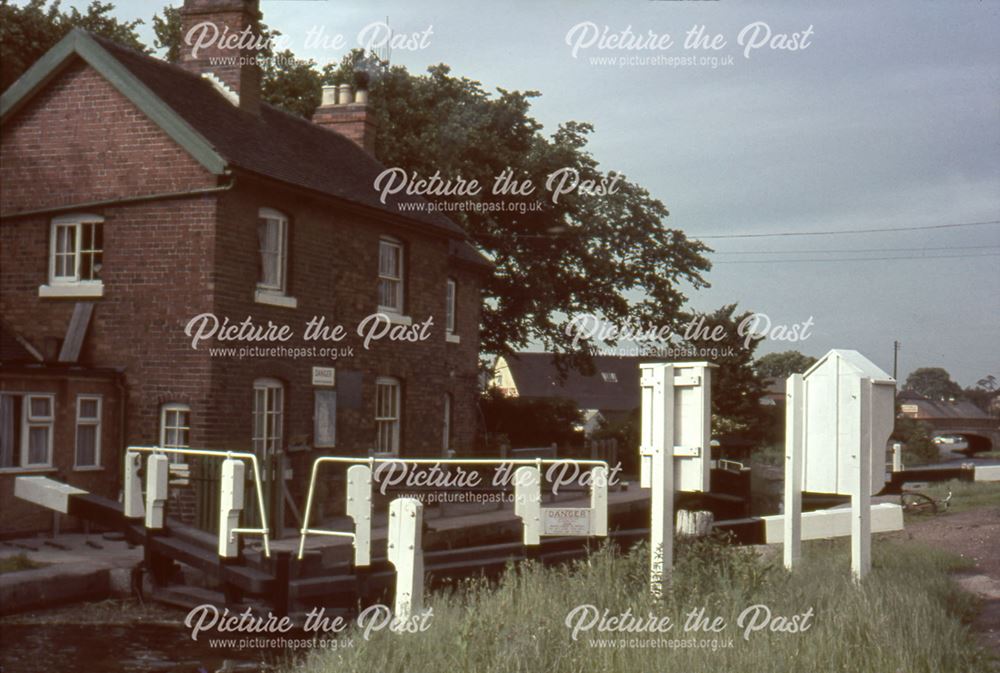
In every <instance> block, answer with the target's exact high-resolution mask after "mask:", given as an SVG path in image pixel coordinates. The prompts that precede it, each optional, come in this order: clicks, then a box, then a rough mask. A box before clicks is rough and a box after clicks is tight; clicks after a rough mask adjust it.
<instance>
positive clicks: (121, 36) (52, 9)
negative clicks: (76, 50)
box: [0, 0, 149, 91]
mask: <svg viewBox="0 0 1000 673" xmlns="http://www.w3.org/2000/svg"><path fill="white" fill-rule="evenodd" d="M114 8H115V6H114V5H113V4H112V3H110V2H99V1H98V0H91V3H90V4H89V5H87V9H86V10H85V11H83V12H81V11H80V10H78V9H77V8H75V7H71V8H70V9H69V11H63V9H62V3H61V2H60V1H59V0H54V1H53V2H52V3H51V4H49V3H48V2H47V0H29V2H27V3H26V4H24V5H23V6H20V7H19V6H17V5H13V4H11V3H10V2H9V1H8V0H2V1H0V90H3V91H6V90H7V87H9V86H10V85H11V84H13V83H14V82H15V81H17V78H18V77H20V76H21V75H22V74H23V73H24V71H25V70H27V69H28V68H29V67H31V65H32V64H33V63H34V62H35V61H37V60H38V59H39V58H41V56H42V55H43V54H44V53H45V52H47V51H48V50H49V49H51V48H52V47H54V46H55V44H56V43H57V42H59V40H61V39H63V37H65V36H66V33H68V32H69V31H71V30H72V29H73V28H83V29H84V30H88V31H90V32H91V33H95V34H97V35H102V36H104V37H107V38H109V39H111V40H114V41H115V42H119V43H121V44H124V45H126V46H129V47H132V48H134V49H138V50H139V51H145V52H148V51H149V50H148V49H146V47H145V45H143V43H142V41H141V40H140V39H139V34H138V33H137V32H136V27H137V26H139V25H141V24H142V21H141V20H139V19H136V20H135V21H119V20H118V19H116V18H115V17H113V16H111V15H110V14H111V12H112V11H113V10H114Z"/></svg>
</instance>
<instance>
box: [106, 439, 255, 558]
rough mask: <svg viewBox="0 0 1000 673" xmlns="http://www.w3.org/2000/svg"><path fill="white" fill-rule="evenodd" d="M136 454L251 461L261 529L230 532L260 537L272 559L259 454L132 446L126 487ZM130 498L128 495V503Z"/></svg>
mask: <svg viewBox="0 0 1000 673" xmlns="http://www.w3.org/2000/svg"><path fill="white" fill-rule="evenodd" d="M134 453H149V454H175V455H184V456H212V457H214V458H226V459H236V460H244V461H250V466H251V468H252V469H253V482H254V488H255V490H256V491H257V509H258V513H259V514H260V522H261V527H260V528H233V529H230V530H229V533H230V534H232V535H236V534H241V533H242V534H244V535H260V536H262V539H263V544H264V556H265V557H268V558H270V556H271V544H270V531H269V530H268V526H267V512H266V509H265V508H264V490H263V487H262V485H261V480H260V466H259V464H258V461H257V454H255V453H248V452H243V451H212V450H210V449H179V448H167V447H163V446H130V447H128V448H127V449H126V450H125V476H126V481H125V483H126V487H128V484H129V479H128V477H129V469H130V466H129V462H130V460H131V457H130V456H129V454H134ZM127 500H128V496H127V495H126V501H127ZM223 534H225V532H224V531H223V530H221V529H220V531H219V535H223Z"/></svg>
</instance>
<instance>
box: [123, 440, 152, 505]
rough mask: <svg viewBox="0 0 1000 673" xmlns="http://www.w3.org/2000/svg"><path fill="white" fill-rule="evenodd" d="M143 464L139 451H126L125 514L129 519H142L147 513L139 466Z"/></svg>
mask: <svg viewBox="0 0 1000 673" xmlns="http://www.w3.org/2000/svg"><path fill="white" fill-rule="evenodd" d="M141 466H142V456H140V455H139V452H138V451H126V452H125V474H124V482H125V483H124V486H125V494H124V497H123V498H122V499H123V500H124V503H123V505H124V509H125V516H126V517H128V518H129V519H141V518H142V517H143V516H145V514H146V510H145V508H144V507H143V506H142V479H141V478H140V477H139V468H140V467H141Z"/></svg>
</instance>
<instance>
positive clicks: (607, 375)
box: [601, 372, 618, 383]
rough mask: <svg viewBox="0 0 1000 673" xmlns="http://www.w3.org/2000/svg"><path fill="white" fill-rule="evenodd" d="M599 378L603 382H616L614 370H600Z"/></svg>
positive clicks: (616, 376) (616, 377)
mask: <svg viewBox="0 0 1000 673" xmlns="http://www.w3.org/2000/svg"><path fill="white" fill-rule="evenodd" d="M601 378H602V379H604V382H605V383H618V374H616V373H614V372H601Z"/></svg>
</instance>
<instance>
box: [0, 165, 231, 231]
mask: <svg viewBox="0 0 1000 673" xmlns="http://www.w3.org/2000/svg"><path fill="white" fill-rule="evenodd" d="M235 186H236V176H234V175H230V176H229V182H227V183H226V184H224V185H219V186H217V187H203V188H200V189H188V190H184V191H179V192H160V193H158V194H143V195H140V196H121V197H117V198H113V199H101V200H98V201H83V202H80V203H72V204H69V205H64V206H51V207H48V208H35V209H33V210H22V211H21V212H18V213H11V214H10V215H0V220H14V219H20V218H23V217H34V216H35V215H50V214H55V213H65V212H69V211H73V210H89V209H92V208H105V207H108V206H119V205H129V204H133V203H143V202H146V201H163V200H167V199H185V198H190V197H193V196H205V195H209V194H218V193H220V192H228V191H229V190H230V189H232V188H233V187H235Z"/></svg>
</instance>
